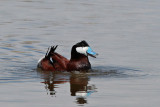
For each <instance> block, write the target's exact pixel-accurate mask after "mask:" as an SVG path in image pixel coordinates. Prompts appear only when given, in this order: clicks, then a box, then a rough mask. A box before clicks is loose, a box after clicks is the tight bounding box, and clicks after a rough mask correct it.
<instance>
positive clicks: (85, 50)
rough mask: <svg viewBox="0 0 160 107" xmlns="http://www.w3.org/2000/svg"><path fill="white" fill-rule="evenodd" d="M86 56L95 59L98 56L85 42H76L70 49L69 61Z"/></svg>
mask: <svg viewBox="0 0 160 107" xmlns="http://www.w3.org/2000/svg"><path fill="white" fill-rule="evenodd" d="M88 55H89V56H91V57H94V58H96V56H97V55H98V54H97V53H96V52H94V51H93V50H92V49H91V47H90V46H89V45H88V43H87V42H86V41H84V40H83V41H81V42H78V43H77V44H75V45H74V46H73V47H72V51H71V59H75V58H79V57H81V56H86V57H87V56H88Z"/></svg>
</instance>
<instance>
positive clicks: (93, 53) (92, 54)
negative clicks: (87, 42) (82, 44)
mask: <svg viewBox="0 0 160 107" xmlns="http://www.w3.org/2000/svg"><path fill="white" fill-rule="evenodd" d="M87 53H88V54H89V55H91V56H92V57H96V55H97V53H96V52H94V51H93V50H92V49H91V47H88V50H87Z"/></svg>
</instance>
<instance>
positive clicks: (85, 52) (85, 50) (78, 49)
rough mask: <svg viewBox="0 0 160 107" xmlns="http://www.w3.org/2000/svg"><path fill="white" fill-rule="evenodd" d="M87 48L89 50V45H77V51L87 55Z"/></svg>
mask: <svg viewBox="0 0 160 107" xmlns="http://www.w3.org/2000/svg"><path fill="white" fill-rule="evenodd" d="M87 50H88V47H77V48H76V51H77V52H78V53H81V54H84V55H87Z"/></svg>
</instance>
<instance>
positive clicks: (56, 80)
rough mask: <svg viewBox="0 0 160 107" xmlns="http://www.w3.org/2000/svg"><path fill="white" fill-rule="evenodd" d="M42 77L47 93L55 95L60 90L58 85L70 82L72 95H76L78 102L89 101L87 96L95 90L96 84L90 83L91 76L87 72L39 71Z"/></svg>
mask: <svg viewBox="0 0 160 107" xmlns="http://www.w3.org/2000/svg"><path fill="white" fill-rule="evenodd" d="M39 73H40V74H41V78H43V79H44V81H43V82H42V83H44V84H45V88H46V90H47V93H49V94H50V95H52V96H54V95H56V93H57V92H58V89H56V91H55V88H58V85H59V84H64V83H66V82H69V83H70V95H71V96H76V102H77V103H78V104H85V103H87V97H88V96H89V95H90V94H91V93H93V92H95V89H96V88H95V85H90V84H89V77H88V76H87V74H85V73H55V72H54V73H53V72H39Z"/></svg>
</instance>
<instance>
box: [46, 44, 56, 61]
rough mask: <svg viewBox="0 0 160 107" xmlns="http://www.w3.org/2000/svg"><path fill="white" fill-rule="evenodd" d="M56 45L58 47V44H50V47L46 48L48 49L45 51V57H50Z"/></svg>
mask: <svg viewBox="0 0 160 107" xmlns="http://www.w3.org/2000/svg"><path fill="white" fill-rule="evenodd" d="M57 47H58V45H56V46H50V47H49V48H48V50H47V53H46V55H45V58H48V59H50V57H51V56H52V55H54V53H55V50H56V48H57Z"/></svg>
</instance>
